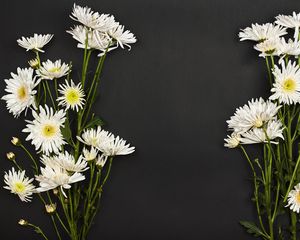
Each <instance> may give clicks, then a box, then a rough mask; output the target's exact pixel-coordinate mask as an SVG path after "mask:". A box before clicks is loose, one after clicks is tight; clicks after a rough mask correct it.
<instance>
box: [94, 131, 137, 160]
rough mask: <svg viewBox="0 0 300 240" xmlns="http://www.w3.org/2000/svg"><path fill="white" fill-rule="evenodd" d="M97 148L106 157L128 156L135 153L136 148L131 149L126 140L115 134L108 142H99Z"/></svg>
mask: <svg viewBox="0 0 300 240" xmlns="http://www.w3.org/2000/svg"><path fill="white" fill-rule="evenodd" d="M97 148H98V149H99V150H100V151H101V152H102V153H103V154H104V155H105V156H116V155H128V154H131V153H133V152H134V151H135V147H131V146H130V144H127V143H126V141H125V140H123V139H122V138H120V137H119V136H117V137H115V136H114V135H113V134H112V135H111V136H110V137H109V139H108V140H106V141H99V142H98V145H97Z"/></svg>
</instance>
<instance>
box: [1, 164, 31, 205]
mask: <svg viewBox="0 0 300 240" xmlns="http://www.w3.org/2000/svg"><path fill="white" fill-rule="evenodd" d="M33 180H34V179H33V178H32V179H29V178H28V177H26V176H25V171H15V169H14V168H12V170H10V171H8V173H5V175H4V182H5V184H6V185H7V186H4V188H5V189H7V190H10V192H11V193H14V194H17V195H18V196H19V198H20V199H21V200H22V201H23V202H30V201H31V198H32V194H33V193H34V192H35V187H34V185H33V184H32V181H33Z"/></svg>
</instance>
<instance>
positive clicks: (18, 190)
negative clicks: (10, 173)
mask: <svg viewBox="0 0 300 240" xmlns="http://www.w3.org/2000/svg"><path fill="white" fill-rule="evenodd" d="M25 189H26V187H25V185H24V183H22V182H16V183H15V186H14V190H15V192H16V193H23V192H24V191H25Z"/></svg>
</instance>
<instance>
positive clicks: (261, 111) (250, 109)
mask: <svg viewBox="0 0 300 240" xmlns="http://www.w3.org/2000/svg"><path fill="white" fill-rule="evenodd" d="M280 107H281V106H277V104H276V103H273V102H271V101H269V100H267V101H264V100H263V99H262V98H259V99H252V100H251V101H248V104H245V105H244V106H243V107H239V108H237V109H236V111H235V113H234V116H232V117H231V118H230V120H228V121H227V123H228V128H229V129H230V130H233V131H234V132H236V133H240V134H241V133H244V132H247V131H248V130H250V129H252V128H261V127H263V126H264V124H266V123H267V122H269V121H270V120H272V119H276V114H277V112H278V109H279V108H280Z"/></svg>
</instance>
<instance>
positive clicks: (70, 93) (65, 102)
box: [57, 80, 85, 112]
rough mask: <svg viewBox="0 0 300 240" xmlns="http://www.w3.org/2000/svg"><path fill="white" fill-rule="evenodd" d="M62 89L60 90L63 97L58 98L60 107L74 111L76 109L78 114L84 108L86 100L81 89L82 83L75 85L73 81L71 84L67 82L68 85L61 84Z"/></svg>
mask: <svg viewBox="0 0 300 240" xmlns="http://www.w3.org/2000/svg"><path fill="white" fill-rule="evenodd" d="M59 87H60V89H59V90H58V91H59V92H60V93H61V94H62V96H61V97H59V98H57V101H58V102H59V103H58V105H60V106H64V107H66V109H69V108H71V109H72V110H74V109H76V111H77V112H78V111H79V109H82V108H83V105H84V102H85V99H84V96H85V95H84V92H83V90H82V87H81V83H78V84H77V85H75V83H74V82H73V81H72V80H71V83H70V84H69V82H68V81H67V80H66V84H61V85H60V86H59Z"/></svg>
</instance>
